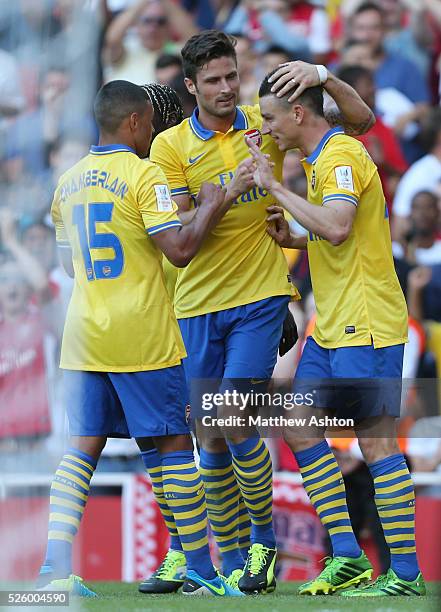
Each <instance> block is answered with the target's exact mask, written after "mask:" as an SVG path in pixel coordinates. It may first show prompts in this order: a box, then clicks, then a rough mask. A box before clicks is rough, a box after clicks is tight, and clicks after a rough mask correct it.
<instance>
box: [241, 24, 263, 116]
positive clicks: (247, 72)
mask: <svg viewBox="0 0 441 612" xmlns="http://www.w3.org/2000/svg"><path fill="white" fill-rule="evenodd" d="M233 36H234V38H235V39H236V47H235V48H236V54H237V69H238V72H239V78H240V94H239V102H240V104H256V103H257V102H258V96H257V92H258V90H259V84H260V81H261V78H260V74H259V73H258V69H259V64H260V59H259V62H258V61H257V55H256V52H255V50H254V48H253V45H252V42H251V40H250V39H249V38H248V37H247V36H244V35H243V34H233ZM265 74H266V73H265ZM265 74H263V75H262V78H263V76H265Z"/></svg>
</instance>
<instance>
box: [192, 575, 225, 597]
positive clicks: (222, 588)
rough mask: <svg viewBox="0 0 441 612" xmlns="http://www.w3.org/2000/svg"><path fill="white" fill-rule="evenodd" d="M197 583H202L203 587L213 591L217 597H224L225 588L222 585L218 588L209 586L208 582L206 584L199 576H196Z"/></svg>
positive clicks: (212, 585)
mask: <svg viewBox="0 0 441 612" xmlns="http://www.w3.org/2000/svg"><path fill="white" fill-rule="evenodd" d="M198 582H202V584H203V585H205V586H206V587H208V588H209V589H210V590H211V591H214V592H215V593H217V594H218V595H225V587H224V585H222V586H221V587H220V588H219V587H217V586H214V584H211V583H210V582H206V581H205V580H204V579H203V578H201V577H200V576H198Z"/></svg>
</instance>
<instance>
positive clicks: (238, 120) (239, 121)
mask: <svg viewBox="0 0 441 612" xmlns="http://www.w3.org/2000/svg"><path fill="white" fill-rule="evenodd" d="M247 127H248V120H247V117H246V115H245V113H244V112H243V110H242V109H241V108H240V107H239V106H236V117H235V119H234V123H233V128H234V129H235V130H246V129H247ZM190 128H191V130H192V132H193V133H194V134H195V135H196V136H197V137H198V138H200V139H201V140H210V138H213V136H214V135H215V133H216V132H214V131H213V130H207V128H204V126H203V125H202V124H201V123H200V122H199V109H198V107H196V108H195V109H194V111H193V114H192V116H191V117H190Z"/></svg>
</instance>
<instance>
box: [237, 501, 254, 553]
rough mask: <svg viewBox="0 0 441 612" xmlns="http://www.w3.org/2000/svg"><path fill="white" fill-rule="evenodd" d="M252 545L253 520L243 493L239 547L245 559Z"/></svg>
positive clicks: (240, 502) (240, 504)
mask: <svg viewBox="0 0 441 612" xmlns="http://www.w3.org/2000/svg"><path fill="white" fill-rule="evenodd" d="M250 546H251V520H250V515H249V514H248V510H247V507H246V505H245V502H244V501H243V497H242V494H241V495H240V499H239V548H240V552H241V555H242V558H243V559H244V561H246V560H247V557H248V549H249V548H250Z"/></svg>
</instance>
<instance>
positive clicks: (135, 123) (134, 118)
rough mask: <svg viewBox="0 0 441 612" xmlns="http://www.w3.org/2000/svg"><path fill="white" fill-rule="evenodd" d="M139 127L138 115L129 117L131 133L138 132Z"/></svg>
mask: <svg viewBox="0 0 441 612" xmlns="http://www.w3.org/2000/svg"><path fill="white" fill-rule="evenodd" d="M138 126H139V115H138V113H132V114H131V115H130V117H129V127H130V131H131V132H136V130H137V128H138Z"/></svg>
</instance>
